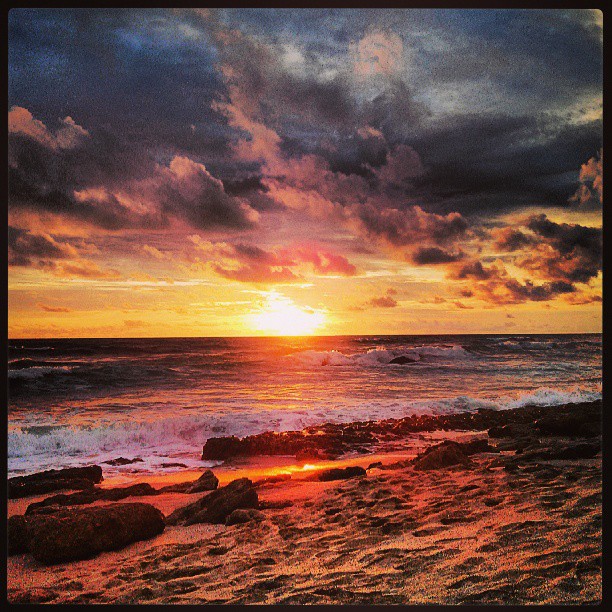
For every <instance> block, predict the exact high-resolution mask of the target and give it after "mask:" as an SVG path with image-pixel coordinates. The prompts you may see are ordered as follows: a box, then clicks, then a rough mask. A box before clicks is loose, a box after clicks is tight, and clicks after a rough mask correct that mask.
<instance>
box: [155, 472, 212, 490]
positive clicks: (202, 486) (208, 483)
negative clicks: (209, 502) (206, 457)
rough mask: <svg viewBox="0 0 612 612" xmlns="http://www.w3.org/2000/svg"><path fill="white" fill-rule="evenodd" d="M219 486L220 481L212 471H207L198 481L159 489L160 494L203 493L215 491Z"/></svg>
mask: <svg viewBox="0 0 612 612" xmlns="http://www.w3.org/2000/svg"><path fill="white" fill-rule="evenodd" d="M218 486H219V479H218V478H217V477H216V476H215V475H214V474H213V473H212V472H211V471H210V470H206V471H205V472H203V473H202V475H201V476H200V477H199V478H198V479H197V480H192V481H190V482H181V483H179V484H174V485H167V486H165V487H162V488H161V489H159V490H158V493H201V492H202V491H214V490H215V489H216V488H217V487H218Z"/></svg>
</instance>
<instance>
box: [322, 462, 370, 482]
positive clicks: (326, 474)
mask: <svg viewBox="0 0 612 612" xmlns="http://www.w3.org/2000/svg"><path fill="white" fill-rule="evenodd" d="M366 474H367V472H366V471H365V470H364V469H363V468H362V467H359V466H358V465H355V466H352V467H346V468H332V469H330V470H324V471H322V472H320V473H319V474H318V480H320V481H322V482H328V481H330V480H345V479H347V478H355V477H356V476H365V475H366Z"/></svg>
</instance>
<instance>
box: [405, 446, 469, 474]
mask: <svg viewBox="0 0 612 612" xmlns="http://www.w3.org/2000/svg"><path fill="white" fill-rule="evenodd" d="M469 464H470V460H469V459H468V456H467V455H466V454H465V452H464V451H463V448H462V445H461V444H458V443H457V442H451V441H448V440H445V441H444V442H442V443H440V444H436V445H435V446H430V447H429V448H428V449H427V450H425V451H424V452H423V453H421V454H420V455H418V456H417V457H415V459H414V460H413V462H412V465H413V466H414V469H415V470H439V469H440V468H445V467H449V466H451V465H463V466H465V467H467V466H469Z"/></svg>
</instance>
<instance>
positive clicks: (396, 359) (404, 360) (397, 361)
mask: <svg viewBox="0 0 612 612" xmlns="http://www.w3.org/2000/svg"><path fill="white" fill-rule="evenodd" d="M417 362H418V359H413V358H412V357H407V356H406V355H400V356H399V357H394V358H393V359H392V360H391V361H390V362H389V364H392V363H393V364H398V365H406V364H407V363H417Z"/></svg>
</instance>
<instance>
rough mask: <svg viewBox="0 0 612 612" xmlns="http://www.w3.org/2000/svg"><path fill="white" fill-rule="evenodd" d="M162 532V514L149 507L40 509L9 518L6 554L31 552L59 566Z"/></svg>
mask: <svg viewBox="0 0 612 612" xmlns="http://www.w3.org/2000/svg"><path fill="white" fill-rule="evenodd" d="M163 530H164V516H163V514H162V513H161V512H160V511H159V510H158V509H157V508H155V507H153V506H151V505H149V504H141V503H134V504H113V505H110V506H100V507H96V508H72V509H65V508H62V509H57V508H41V509H39V510H38V511H36V512H33V513H32V514H30V515H28V516H13V517H11V518H10V519H9V522H8V532H9V534H8V535H9V537H8V539H9V551H10V554H17V553H21V552H31V553H32V555H33V556H34V558H35V559H36V560H37V561H40V562H41V563H45V564H53V563H63V562H66V561H74V560H77V559H88V558H91V557H94V556H95V555H97V554H98V553H100V552H103V551H109V550H117V549H120V548H123V547H124V546H127V545H128V544H130V543H132V542H137V541H139V540H146V539H149V538H152V537H153V536H156V535H158V534H160V533H161V532H162V531H163Z"/></svg>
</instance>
